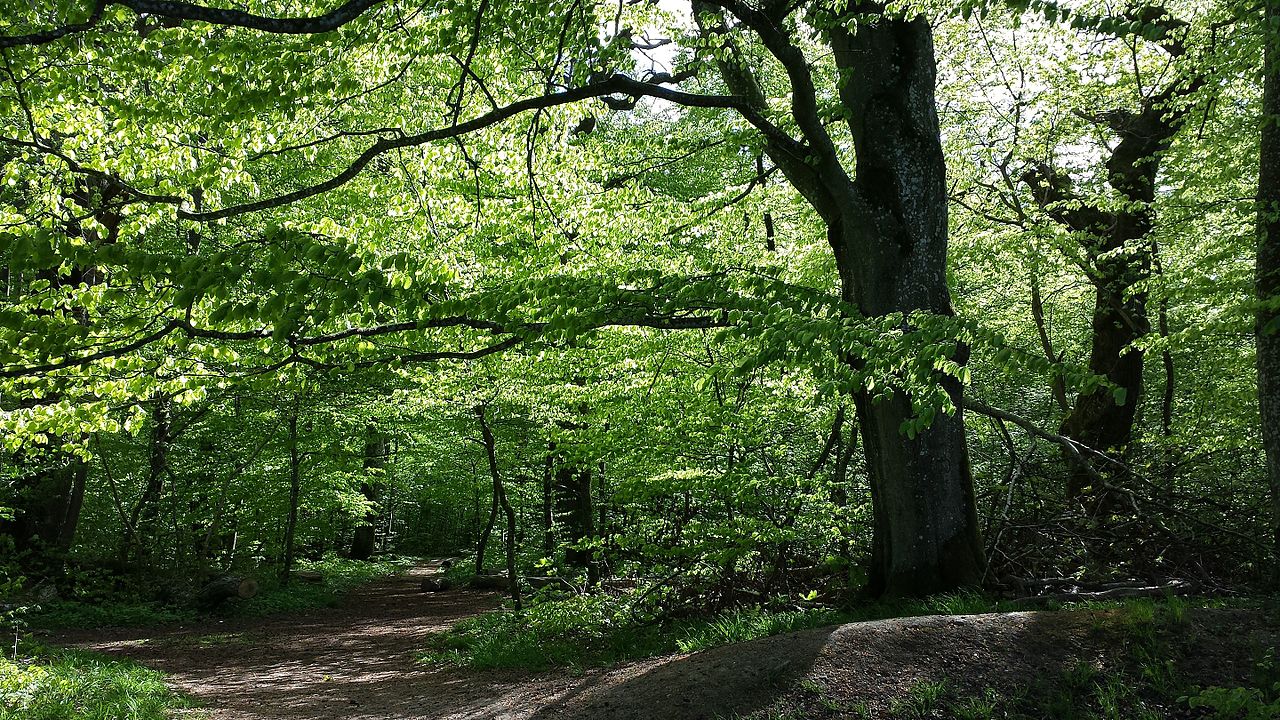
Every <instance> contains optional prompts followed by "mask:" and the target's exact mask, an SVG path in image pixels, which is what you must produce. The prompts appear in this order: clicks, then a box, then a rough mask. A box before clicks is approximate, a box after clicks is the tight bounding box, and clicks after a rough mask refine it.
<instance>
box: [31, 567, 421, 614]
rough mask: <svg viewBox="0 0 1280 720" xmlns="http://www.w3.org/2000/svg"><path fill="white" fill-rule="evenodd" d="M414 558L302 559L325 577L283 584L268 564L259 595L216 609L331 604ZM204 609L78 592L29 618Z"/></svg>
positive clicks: (277, 609) (183, 602)
mask: <svg viewBox="0 0 1280 720" xmlns="http://www.w3.org/2000/svg"><path fill="white" fill-rule="evenodd" d="M412 563H413V560H412V559H411V558H403V557H396V556H386V557H382V558H378V559H375V560H370V561H357V560H348V559H345V558H339V557H336V556H332V555H329V556H326V557H324V558H323V559H321V560H303V561H300V562H299V563H298V569H299V570H307V571H313V572H318V573H320V574H321V576H322V577H323V581H322V582H319V583H308V582H303V581H300V580H296V579H295V580H293V581H292V582H290V583H289V584H288V585H287V586H283V585H281V584H280V583H279V582H278V581H277V580H276V579H275V576H274V571H273V570H272V569H271V568H263V569H262V570H260V571H257V572H247V573H246V575H248V576H250V577H255V578H258V579H259V582H260V583H261V587H260V590H259V593H258V595H257V596H256V597H254V598H251V599H249V600H231V601H227V602H226V603H223V604H222V606H220V607H219V608H217V609H216V610H215V611H213V613H212V614H214V615H217V616H220V617H231V616H249V617H260V616H264V615H274V614H278V613H294V612H302V611H305V610H310V609H313V608H319V607H332V606H334V605H337V604H339V603H340V602H341V601H342V597H343V596H344V595H345V594H346V593H347V592H348V591H350V590H351V589H353V588H355V587H358V586H360V585H364V584H367V583H370V582H373V581H375V580H378V579H380V578H383V577H386V576H388V575H393V574H395V573H397V572H400V571H401V570H402V569H404V568H405V567H407V566H409V565H411V564H412ZM200 617H202V613H201V612H199V611H197V610H196V609H194V608H193V607H192V603H191V601H190V599H189V598H186V599H170V600H168V601H160V600H152V599H147V598H145V597H139V595H138V594H137V593H117V594H106V595H92V596H84V597H81V596H77V595H72V596H71V597H70V598H68V599H61V600H52V601H47V602H43V603H40V604H39V605H38V606H36V607H33V608H31V611H30V612H29V613H28V614H27V616H26V620H25V623H26V624H28V625H30V626H31V627H33V628H39V629H44V630H56V629H71V628H94V627H109V626H110V627H136V626H145V625H160V624H164V623H172V622H194V621H196V620H198V619H199V618H200Z"/></svg>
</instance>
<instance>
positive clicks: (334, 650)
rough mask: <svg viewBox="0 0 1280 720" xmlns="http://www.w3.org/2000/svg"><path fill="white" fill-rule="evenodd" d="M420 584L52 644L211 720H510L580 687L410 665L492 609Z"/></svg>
mask: <svg viewBox="0 0 1280 720" xmlns="http://www.w3.org/2000/svg"><path fill="white" fill-rule="evenodd" d="M426 574H430V573H429V571H424V570H422V569H414V570H412V571H409V572H407V573H405V574H404V575H402V576H400V577H397V578H392V579H388V580H384V581H381V582H378V583H376V584H373V585H369V586H367V587H364V588H361V589H359V590H357V591H355V592H353V593H352V594H351V595H350V596H349V597H348V598H347V601H346V603H345V604H344V605H343V606H342V607H340V608H327V609H322V610H317V611H314V612H311V613H308V614H307V615H304V616H282V617H271V618H238V619H230V620H224V621H218V620H212V621H209V622H208V623H207V624H201V625H184V626H171V627H161V628H121V629H110V630H99V631H91V632H76V633H67V634H64V635H61V636H54V637H51V638H50V641H51V642H54V643H56V644H65V645H73V646H76V647H82V648H86V649H91V650H97V651H99V652H104V653H108V654H111V655H115V656H120V657H127V658H130V659H133V660H136V661H138V662H141V663H143V664H145V665H148V666H150V667H154V668H157V669H159V670H163V671H165V672H166V673H169V674H170V676H171V680H172V684H173V685H174V686H175V687H176V688H178V689H179V690H181V691H183V692H186V693H189V694H191V695H192V696H194V697H195V698H197V700H198V701H199V702H200V703H201V704H202V705H204V710H202V713H204V715H205V716H207V717H209V718H211V719H214V720H267V719H268V718H289V719H291V720H293V719H298V720H302V719H306V720H332V719H334V718H351V719H353V720H354V719H357V718H368V719H370V720H372V719H374V718H388V719H393V718H394V719H399V718H404V719H406V720H407V719H410V718H413V719H417V718H450V719H453V718H457V719H459V720H462V719H464V718H465V719H470V718H477V719H479V718H517V717H526V716H527V715H528V714H529V710H528V708H530V707H535V708H536V707H540V706H545V705H548V704H551V703H553V702H554V701H555V700H556V698H557V696H559V695H562V694H564V693H566V692H568V691H569V690H571V689H572V687H573V686H574V685H575V684H576V680H575V679H574V678H570V677H564V678H556V677H550V676H541V677H540V678H539V679H538V681H537V682H530V677H529V674H528V673H515V672H496V673H483V674H478V673H474V672H464V671H459V670H441V669H435V668H427V667H424V666H422V665H421V664H419V663H417V662H416V661H415V655H416V654H417V653H418V652H419V651H421V650H422V648H423V646H424V638H425V637H426V636H427V635H429V634H431V633H434V632H439V631H441V630H445V629H447V628H448V627H450V626H451V625H453V624H454V623H456V622H457V621H459V620H461V619H463V618H466V617H470V616H472V615H476V614H479V613H482V612H484V611H486V610H489V609H491V608H494V607H496V606H497V605H498V604H499V600H498V597H497V596H496V595H494V594H493V593H481V592H473V591H467V590H458V591H451V592H444V593H422V592H419V590H418V585H419V583H420V581H421V579H422V577H424V575H426ZM516 708H524V711H519V710H516ZM197 716H199V714H197Z"/></svg>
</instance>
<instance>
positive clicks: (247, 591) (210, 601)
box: [196, 576, 258, 608]
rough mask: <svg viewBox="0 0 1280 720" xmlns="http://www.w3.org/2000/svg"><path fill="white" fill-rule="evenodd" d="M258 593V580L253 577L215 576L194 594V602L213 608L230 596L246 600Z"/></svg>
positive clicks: (230, 597)
mask: <svg viewBox="0 0 1280 720" xmlns="http://www.w3.org/2000/svg"><path fill="white" fill-rule="evenodd" d="M257 594H258V581H257V580H254V579H253V578H246V577H239V576H227V577H220V578H215V579H214V580H212V581H210V582H209V583H208V584H207V585H205V586H204V587H203V588H201V589H200V592H199V593H197V594H196V604H197V605H200V606H201V607H205V608H215V607H217V606H219V605H221V604H222V603H224V602H226V601H227V600H230V599H232V598H238V599H240V600H248V599H249V598H251V597H254V596H255V595H257Z"/></svg>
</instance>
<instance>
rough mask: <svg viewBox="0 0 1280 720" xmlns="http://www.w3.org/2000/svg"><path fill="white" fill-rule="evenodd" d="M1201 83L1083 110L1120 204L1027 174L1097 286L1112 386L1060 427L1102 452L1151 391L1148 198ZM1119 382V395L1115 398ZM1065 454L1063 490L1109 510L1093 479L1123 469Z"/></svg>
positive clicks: (1103, 364) (1096, 314)
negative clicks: (1094, 128) (1102, 135)
mask: <svg viewBox="0 0 1280 720" xmlns="http://www.w3.org/2000/svg"><path fill="white" fill-rule="evenodd" d="M1152 10H1153V11H1154V12H1155V14H1154V15H1151V16H1150V17H1149V20H1150V21H1151V22H1153V23H1156V24H1157V25H1161V26H1163V27H1164V28H1165V29H1166V30H1170V31H1172V30H1174V29H1176V28H1178V27H1180V26H1181V25H1182V24H1181V23H1179V22H1178V21H1177V20H1176V19H1174V18H1172V17H1171V16H1169V15H1168V14H1167V13H1166V12H1165V11H1163V10H1155V9H1152ZM1160 47H1162V48H1163V49H1164V50H1165V52H1167V53H1168V54H1169V55H1170V57H1171V58H1172V57H1177V56H1179V55H1182V54H1183V53H1184V52H1185V48H1184V47H1183V46H1182V44H1181V41H1178V40H1172V39H1166V40H1164V41H1163V42H1162V43H1161V44H1160ZM1204 83H1205V79H1204V77H1203V76H1200V75H1196V74H1194V73H1192V74H1175V75H1173V76H1172V79H1171V80H1169V81H1168V82H1166V84H1165V85H1164V86H1163V87H1162V88H1160V89H1159V90H1158V91H1156V90H1153V91H1152V92H1151V93H1150V94H1149V95H1146V96H1144V97H1143V98H1142V101H1141V104H1140V106H1139V107H1138V108H1137V109H1136V110H1133V109H1129V108H1120V109H1114V110H1110V111H1108V112H1098V113H1094V114H1090V113H1089V112H1085V111H1081V113H1080V114H1081V115H1082V116H1084V117H1086V118H1088V119H1089V120H1090V121H1091V122H1093V123H1094V124H1096V125H1098V126H1100V127H1102V128H1105V129H1106V130H1108V131H1109V132H1110V133H1111V134H1113V135H1114V136H1115V137H1116V138H1118V140H1119V142H1116V143H1115V144H1114V146H1111V148H1110V155H1109V156H1108V157H1107V161H1106V177H1107V183H1108V184H1109V185H1111V187H1112V189H1114V190H1115V191H1116V193H1118V194H1119V195H1120V196H1121V197H1122V198H1123V199H1124V200H1125V201H1127V202H1126V204H1125V205H1123V206H1121V207H1120V208H1119V209H1112V208H1111V207H1110V206H1109V205H1110V204H1109V203H1099V202H1093V201H1090V200H1088V199H1086V198H1083V197H1081V196H1079V195H1078V194H1077V192H1076V189H1075V187H1074V184H1073V182H1072V179H1071V178H1070V177H1069V176H1068V175H1067V174H1066V173H1064V172H1062V171H1060V170H1057V169H1054V168H1052V167H1049V166H1047V165H1040V166H1037V167H1035V168H1032V169H1030V170H1028V171H1027V172H1026V173H1024V174H1023V176H1022V179H1023V181H1024V182H1026V183H1027V185H1029V186H1030V188H1031V191H1032V194H1033V195H1034V197H1035V199H1036V202H1037V204H1039V205H1040V206H1041V208H1042V209H1044V210H1045V211H1046V212H1047V213H1048V214H1049V216H1050V217H1052V218H1053V219H1054V220H1055V221H1057V222H1058V223H1059V224H1061V225H1062V226H1063V227H1065V228H1066V229H1068V230H1070V231H1072V232H1073V233H1074V234H1075V235H1076V236H1077V237H1079V238H1080V245H1081V248H1080V249H1081V250H1082V251H1083V256H1084V259H1085V263H1084V270H1085V273H1086V275H1087V276H1088V277H1089V280H1090V281H1091V282H1092V283H1093V285H1094V309H1093V319H1092V322H1091V327H1090V330H1091V332H1090V350H1089V371H1090V372H1091V373H1093V374H1094V375H1098V376H1101V377H1105V378H1106V379H1107V381H1108V382H1109V383H1110V385H1111V387H1099V388H1095V389H1093V390H1090V391H1088V392H1082V393H1080V395H1079V396H1077V398H1076V402H1075V405H1074V406H1073V407H1072V409H1071V412H1070V413H1068V414H1067V417H1066V418H1065V419H1064V420H1063V422H1062V434H1063V435H1066V436H1067V437H1069V438H1071V439H1072V440H1075V441H1076V442H1078V443H1080V444H1082V445H1085V446H1086V447H1089V448H1092V449H1094V450H1097V451H1101V452H1104V453H1109V454H1114V455H1120V454H1122V453H1123V452H1124V451H1125V450H1126V448H1127V447H1128V445H1129V444H1130V442H1131V441H1132V440H1133V428H1134V422H1135V418H1136V417H1137V408H1138V403H1139V402H1141V400H1142V395H1143V391H1144V389H1145V388H1144V386H1143V351H1142V350H1141V349H1140V348H1138V347H1136V346H1135V345H1134V342H1135V341H1136V340H1138V339H1139V338H1141V337H1142V336H1144V335H1146V334H1148V333H1150V332H1151V320H1150V318H1149V317H1148V313H1147V294H1146V292H1145V291H1143V290H1141V288H1142V284H1143V282H1144V281H1146V280H1147V279H1148V278H1149V277H1150V276H1151V268H1152V263H1153V259H1154V257H1155V245H1154V240H1153V238H1152V237H1151V231H1152V224H1153V217H1152V209H1151V206H1152V203H1154V202H1155V194H1156V181H1157V175H1158V172H1159V169H1160V161H1161V159H1162V156H1163V154H1164V153H1165V151H1167V150H1168V149H1169V145H1170V143H1171V142H1172V141H1173V138H1174V136H1175V135H1176V134H1177V133H1178V130H1179V129H1181V127H1182V124H1183V122H1184V121H1185V119H1186V117H1187V112H1188V108H1187V107H1186V106H1185V105H1183V104H1181V103H1180V102H1179V101H1181V100H1183V99H1185V98H1187V97H1189V96H1191V95H1193V94H1194V93H1195V92H1197V91H1198V90H1199V89H1200V88H1201V87H1202V86H1203V85H1204ZM1163 360H1164V362H1165V364H1166V367H1167V368H1168V366H1170V365H1171V364H1172V358H1171V357H1170V356H1169V355H1168V354H1167V353H1166V354H1165V356H1164V358H1163ZM1168 372H1172V370H1171V369H1168ZM1170 377H1171V376H1170ZM1117 390H1118V391H1120V394H1121V395H1123V397H1117V392H1116V391H1117ZM1172 393H1173V384H1172V382H1169V383H1167V384H1166V397H1165V399H1164V403H1165V407H1166V408H1171V407H1172V402H1173V399H1172ZM1063 457H1064V458H1065V459H1066V460H1067V462H1068V464H1069V466H1070V474H1069V475H1068V479H1067V487H1066V495H1067V498H1068V499H1071V500H1076V499H1080V500H1085V501H1087V502H1088V504H1089V505H1090V506H1091V509H1092V510H1094V511H1095V512H1096V511H1103V512H1105V510H1107V509H1108V508H1109V507H1110V506H1111V505H1112V504H1113V503H1114V501H1115V500H1116V499H1117V497H1116V495H1115V493H1109V492H1107V488H1105V487H1095V485H1097V481H1096V478H1099V477H1101V478H1103V479H1104V480H1105V481H1106V482H1107V483H1108V484H1111V485H1116V486H1119V487H1121V488H1123V487H1124V486H1125V485H1126V484H1127V483H1128V479H1127V478H1126V477H1125V475H1126V473H1125V471H1124V469H1123V468H1122V467H1121V466H1119V465H1118V464H1116V463H1114V462H1109V461H1107V460H1103V459H1100V458H1096V457H1092V458H1087V459H1086V462H1089V463H1092V464H1093V465H1096V467H1085V466H1084V465H1083V463H1082V462H1081V461H1080V460H1079V458H1078V457H1077V456H1076V455H1075V454H1074V453H1068V452H1067V451H1065V450H1064V451H1063Z"/></svg>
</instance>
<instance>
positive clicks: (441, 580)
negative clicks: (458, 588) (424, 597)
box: [420, 576, 453, 592]
mask: <svg viewBox="0 0 1280 720" xmlns="http://www.w3.org/2000/svg"><path fill="white" fill-rule="evenodd" d="M420 589H421V590H422V592H444V591H445V590H451V589H453V581H452V580H450V579H449V578H447V577H443V576H441V577H429V578H426V579H424V580H423V581H422V585H421V586H420Z"/></svg>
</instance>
